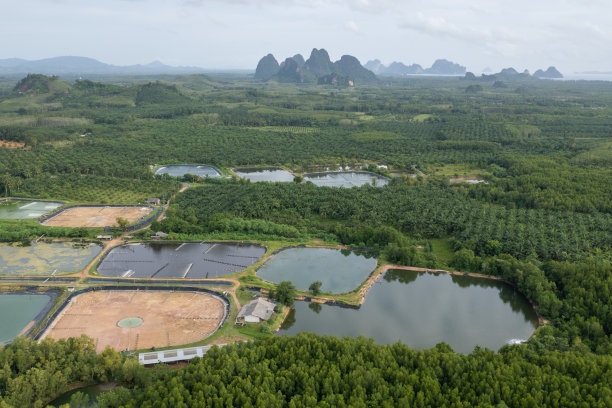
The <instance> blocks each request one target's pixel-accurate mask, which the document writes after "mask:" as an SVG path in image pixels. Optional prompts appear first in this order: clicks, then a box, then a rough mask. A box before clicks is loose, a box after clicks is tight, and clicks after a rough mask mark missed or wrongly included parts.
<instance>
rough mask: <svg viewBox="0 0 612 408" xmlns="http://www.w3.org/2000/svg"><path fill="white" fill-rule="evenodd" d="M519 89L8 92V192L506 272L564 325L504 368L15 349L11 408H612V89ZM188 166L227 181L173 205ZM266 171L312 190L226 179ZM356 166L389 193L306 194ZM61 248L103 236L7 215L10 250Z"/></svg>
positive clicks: (445, 83)
mask: <svg viewBox="0 0 612 408" xmlns="http://www.w3.org/2000/svg"><path fill="white" fill-rule="evenodd" d="M474 85H478V87H479V88H478V89H477V92H468V88H470V87H471V86H474ZM504 85H506V86H504V87H500V86H494V84H489V83H480V82H479V83H478V84H476V83H475V82H473V81H470V80H466V79H461V80H460V79H457V78H436V79H434V78H414V79H412V78H407V79H406V78H404V79H402V78H393V79H391V78H387V79H384V80H382V81H381V82H380V83H378V84H371V85H360V86H355V87H343V88H338V87H334V86H328V85H290V84H279V83H276V82H274V81H269V82H266V83H259V82H253V81H252V78H249V77H245V76H241V75H237V74H218V75H215V76H205V75H189V76H176V77H172V76H166V77H163V78H120V77H115V78H107V79H105V80H104V81H102V82H95V81H91V80H87V79H86V80H81V79H79V80H76V81H74V82H72V83H69V82H66V81H63V80H62V79H61V78H58V77H55V76H54V77H46V76H44V75H35V74H34V75H30V76H28V77H26V78H24V79H23V80H20V81H19V82H17V81H8V80H5V79H0V196H1V197H5V196H6V197H31V198H41V199H43V198H46V199H54V200H62V201H66V202H69V203H71V204H72V203H99V204H104V203H112V204H136V203H141V202H142V201H143V200H144V199H146V198H147V197H159V198H162V200H165V199H169V198H171V197H174V196H175V195H176V196H175V199H174V201H173V202H172V204H171V205H170V209H169V210H168V213H167V217H166V218H165V219H164V220H163V221H162V222H160V223H157V222H156V223H154V224H153V225H152V229H153V230H154V231H158V230H161V231H165V232H168V233H170V238H171V239H194V240H195V239H197V240H205V239H228V240H245V241H257V240H260V241H261V240H273V241H278V242H280V243H281V244H283V245H293V244H295V243H304V242H312V241H313V240H317V241H318V242H324V243H327V244H344V245H350V246H358V247H366V248H371V249H375V250H376V251H377V254H378V255H379V257H380V259H381V262H390V263H396V264H403V265H411V266H422V267H426V268H432V269H434V268H445V269H454V270H459V271H464V272H479V273H484V274H487V275H496V276H500V277H502V278H504V279H505V280H507V281H509V282H511V283H513V284H514V285H515V286H516V287H517V288H518V289H519V290H520V291H521V292H522V293H523V294H525V295H526V296H527V297H528V298H529V299H530V300H531V301H533V302H534V303H535V304H537V305H538V307H539V311H540V313H541V314H542V317H543V318H544V319H546V320H548V321H549V324H547V325H545V326H542V327H540V328H539V329H538V330H537V331H536V333H535V335H534V336H533V337H532V338H531V339H530V340H529V342H528V343H527V344H525V345H514V346H505V347H503V348H502V349H501V350H500V351H499V352H493V351H489V350H482V349H480V348H476V349H475V350H474V352H473V353H471V354H469V355H461V354H457V353H454V352H453V351H452V350H450V348H449V347H448V346H446V345H444V344H440V345H438V346H437V347H435V348H432V349H430V350H420V351H417V350H412V349H410V348H408V347H406V346H403V345H401V344H394V345H389V346H380V345H376V344H374V343H373V342H372V341H369V340H366V339H363V338H359V339H348V338H347V339H341V340H340V339H335V338H331V337H317V336H313V335H307V334H302V335H299V336H298V337H295V338H291V337H280V338H275V337H272V338H268V339H265V340H261V341H257V342H249V343H245V344H240V345H235V346H227V347H225V348H222V349H216V348H215V349H213V350H212V351H211V352H209V353H208V354H207V355H206V356H205V357H204V358H203V359H198V360H197V361H194V362H193V363H191V364H189V365H188V366H186V367H182V368H178V369H175V370H167V369H166V368H165V367H164V366H159V367H158V368H156V369H154V370H150V369H144V368H142V367H141V366H139V365H138V363H137V361H136V360H135V359H133V358H126V357H125V356H122V355H119V354H117V353H115V352H114V351H112V350H106V351H105V352H104V353H102V354H100V355H96V354H95V352H94V349H95V348H94V347H93V344H92V341H91V340H90V339H87V338H80V339H71V340H68V341H59V342H52V341H48V340H45V341H44V342H42V343H40V344H37V343H30V342H28V341H25V340H22V339H18V340H16V341H15V342H14V343H13V344H10V345H7V346H4V347H3V348H1V349H0V407H5V406H6V407H9V406H15V407H20V406H44V404H46V403H48V402H49V401H51V400H52V399H53V398H54V397H55V396H57V395H58V394H60V393H61V392H63V391H64V390H66V389H67V388H68V387H69V386H71V385H73V384H77V383H78V384H92V383H98V382H108V381H116V382H117V383H118V384H120V385H121V386H120V387H118V388H116V389H115V390H114V391H112V392H110V393H106V394H103V395H104V396H103V397H101V398H99V399H98V403H99V404H100V406H105V407H106V406H108V407H112V406H120V405H127V406H133V407H136V406H159V407H163V406H166V407H178V406H197V405H206V406H457V407H459V406H498V407H504V406H526V407H531V406H580V407H582V406H584V407H586V406H589V407H591V406H594V407H596V406H602V407H603V406H610V404H612V391H611V389H610V384H611V383H612V377H611V375H612V374H611V373H610V366H611V364H612V358H611V357H610V356H611V355H612V339H611V333H612V305H611V303H610V299H611V298H612V293H610V290H611V288H612V204H611V203H612V200H611V199H610V198H611V197H612V140H611V136H612V134H611V131H610V119H611V118H612V84H611V83H608V82H589V81H567V82H561V81H545V80H529V81H523V80H520V79H518V80H516V81H506V83H505V84H504ZM472 90H474V88H472ZM183 163H198V164H200V163H201V164H209V165H213V166H216V167H218V168H220V169H221V170H222V173H223V175H224V177H223V178H221V179H205V180H201V181H198V180H195V179H190V180H189V183H190V184H191V188H189V189H187V190H186V191H185V192H183V193H180V194H176V193H177V191H178V190H179V188H180V187H181V180H179V179H175V178H172V177H169V176H167V175H164V176H156V175H154V174H153V169H154V166H155V165H168V164H183ZM258 165H261V166H264V165H265V166H279V165H280V166H284V167H286V168H288V169H290V170H292V171H293V172H294V173H295V175H297V176H298V177H297V178H296V182H295V183H251V182H247V181H245V180H238V179H236V178H234V179H232V178H230V177H225V176H227V175H228V174H229V169H230V168H232V167H239V166H258ZM378 165H380V167H377V166H378ZM340 166H342V167H343V168H347V167H350V168H351V169H352V168H361V167H365V166H369V167H368V168H369V169H371V170H375V171H377V172H380V173H383V174H385V175H387V176H389V177H391V181H390V182H389V184H388V185H386V186H384V187H375V186H369V185H366V186H363V187H359V188H350V189H339V188H332V187H316V186H315V185H313V184H312V183H305V182H303V179H301V178H300V177H299V176H301V175H302V174H303V173H306V172H311V171H322V170H325V169H330V170H336V169H338V168H339V167H340ZM183 181H184V180H183ZM469 182H473V184H470V183H469ZM43 234H45V235H46V236H47V237H61V238H92V237H95V235H96V231H95V230H88V229H84V228H74V229H71V228H50V227H44V226H42V225H39V224H38V223H37V222H36V221H35V220H28V221H14V220H0V239H2V240H10V241H17V240H27V239H29V238H38V237H40V236H41V235H43ZM141 237H142V238H146V237H147V236H146V234H141V235H140V236H139V238H141ZM262 337H265V336H262ZM74 405H75V406H77V405H78V404H77V403H76V402H75V404H74Z"/></svg>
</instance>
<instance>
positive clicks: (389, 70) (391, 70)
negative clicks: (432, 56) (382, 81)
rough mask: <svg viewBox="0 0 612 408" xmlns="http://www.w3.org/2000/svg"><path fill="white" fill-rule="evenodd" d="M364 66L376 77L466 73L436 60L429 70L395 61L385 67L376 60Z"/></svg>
mask: <svg viewBox="0 0 612 408" xmlns="http://www.w3.org/2000/svg"><path fill="white" fill-rule="evenodd" d="M364 66H365V67H366V68H367V69H369V70H370V71H372V72H374V73H375V74H377V75H387V76H404V75H464V74H465V72H466V67H464V66H463V65H459V64H456V63H454V62H452V61H448V60H445V59H438V60H436V61H435V62H434V63H433V65H432V66H431V67H430V68H423V67H422V66H421V65H419V64H412V65H405V64H404V63H402V62H397V61H395V62H392V63H391V64H390V65H389V66H385V65H383V64H382V63H381V62H380V60H378V59H375V60H371V61H368V62H367V63H366V64H365V65H364Z"/></svg>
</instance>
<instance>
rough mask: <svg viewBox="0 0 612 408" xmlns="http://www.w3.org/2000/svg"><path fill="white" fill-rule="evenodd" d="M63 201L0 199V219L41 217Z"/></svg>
mask: <svg viewBox="0 0 612 408" xmlns="http://www.w3.org/2000/svg"><path fill="white" fill-rule="evenodd" d="M62 205H63V203H60V202H53V201H21V200H9V201H0V219H5V220H27V219H33V218H38V217H41V216H43V215H45V214H47V213H49V212H51V211H53V210H55V209H56V208H58V207H61V206H62Z"/></svg>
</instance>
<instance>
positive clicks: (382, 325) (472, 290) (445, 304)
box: [279, 270, 538, 353]
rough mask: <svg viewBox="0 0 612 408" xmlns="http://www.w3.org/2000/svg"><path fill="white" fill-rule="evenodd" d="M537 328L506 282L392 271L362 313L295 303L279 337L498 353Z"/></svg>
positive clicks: (378, 284) (522, 300)
mask: <svg viewBox="0 0 612 408" xmlns="http://www.w3.org/2000/svg"><path fill="white" fill-rule="evenodd" d="M537 324H538V319H537V316H536V314H535V312H534V310H533V308H532V307H531V305H530V304H529V302H528V301H527V299H526V298H525V297H524V296H522V295H521V294H520V293H518V292H517V291H516V290H515V289H514V288H513V287H511V286H509V285H507V284H505V283H503V282H498V281H493V280H488V279H478V278H470V277H466V276H450V275H446V274H439V275H436V274H433V273H422V272H412V271H394V270H390V271H387V272H386V273H385V275H384V276H383V277H382V278H380V279H379V280H378V281H377V282H376V283H375V284H374V285H373V286H372V288H371V289H370V291H369V292H368V294H367V295H366V298H365V302H364V304H363V305H362V306H361V308H360V309H359V310H356V309H348V308H341V307H338V306H329V305H317V304H311V303H307V302H296V305H295V311H294V313H293V316H291V315H290V317H289V318H288V319H287V321H286V323H285V324H284V325H283V328H282V329H281V330H280V332H279V334H285V335H295V334H297V333H300V332H315V333H318V334H330V335H334V336H338V337H343V336H350V337H356V336H359V335H364V336H366V337H371V338H373V339H374V340H375V341H376V342H377V343H381V344H389V343H395V342H397V341H401V342H402V343H404V344H407V345H408V346H410V347H414V348H417V349H424V348H429V347H432V346H434V345H436V344H437V343H440V342H446V343H448V344H450V346H451V347H452V348H453V349H454V350H455V351H457V352H460V353H470V352H471V351H472V350H473V349H474V347H475V346H476V345H480V346H483V347H487V348H489V349H493V350H498V349H499V348H500V347H501V346H503V345H504V344H509V343H515V342H518V341H523V340H527V339H528V338H529V336H531V334H532V333H533V331H534V330H535V328H536V327H537Z"/></svg>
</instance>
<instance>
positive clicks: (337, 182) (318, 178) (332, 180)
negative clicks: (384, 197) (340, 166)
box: [304, 171, 389, 188]
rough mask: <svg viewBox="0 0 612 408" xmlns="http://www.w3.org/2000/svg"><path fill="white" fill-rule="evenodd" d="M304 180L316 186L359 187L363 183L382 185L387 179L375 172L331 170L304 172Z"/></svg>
mask: <svg viewBox="0 0 612 408" xmlns="http://www.w3.org/2000/svg"><path fill="white" fill-rule="evenodd" d="M304 180H306V181H312V182H313V183H314V184H315V185H317V186H321V187H322V186H326V187H345V188H350V187H360V186H363V185H364V184H369V185H372V186H377V187H382V186H385V185H387V183H389V179H388V178H386V177H383V176H380V175H378V174H375V173H369V172H356V171H332V172H326V173H310V174H304Z"/></svg>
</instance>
